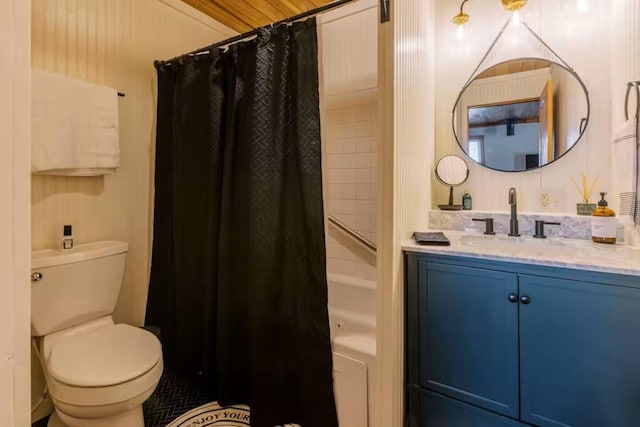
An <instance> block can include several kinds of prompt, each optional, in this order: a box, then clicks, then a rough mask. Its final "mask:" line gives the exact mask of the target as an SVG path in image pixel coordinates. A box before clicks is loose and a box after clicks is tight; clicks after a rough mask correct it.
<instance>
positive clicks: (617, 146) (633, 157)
mask: <svg viewBox="0 0 640 427" xmlns="http://www.w3.org/2000/svg"><path fill="white" fill-rule="evenodd" d="M638 143H639V142H638V122H637V120H636V119H635V117H634V118H631V119H630V120H627V122H626V123H625V124H624V126H623V127H622V128H621V129H620V131H619V132H618V133H617V134H616V136H615V138H614V140H613V156H614V157H613V159H614V169H615V171H614V174H615V176H614V179H615V183H616V188H617V189H618V193H619V196H620V212H619V214H620V217H621V220H622V222H623V223H626V224H635V225H640V199H639V198H638V194H637V191H638V189H639V188H640V176H639V175H638V170H639V169H638V167H639V165H640V148H639V147H638Z"/></svg>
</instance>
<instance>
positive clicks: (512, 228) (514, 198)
mask: <svg viewBox="0 0 640 427" xmlns="http://www.w3.org/2000/svg"><path fill="white" fill-rule="evenodd" d="M509 205H510V206H511V219H510V220H509V236H513V237H519V236H520V233H519V232H518V195H517V194H516V189H515V188H513V187H511V188H510V189H509Z"/></svg>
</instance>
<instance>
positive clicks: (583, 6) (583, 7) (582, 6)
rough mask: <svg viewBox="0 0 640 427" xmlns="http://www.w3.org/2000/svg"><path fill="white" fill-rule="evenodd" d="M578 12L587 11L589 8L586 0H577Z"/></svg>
mask: <svg viewBox="0 0 640 427" xmlns="http://www.w3.org/2000/svg"><path fill="white" fill-rule="evenodd" d="M576 6H577V9H578V12H587V11H588V10H589V2H588V1H587V0H578V4H577V5H576Z"/></svg>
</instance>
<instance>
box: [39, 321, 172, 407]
mask: <svg viewBox="0 0 640 427" xmlns="http://www.w3.org/2000/svg"><path fill="white" fill-rule="evenodd" d="M162 369H163V363H162V348H161V346H160V342H159V341H158V339H157V338H156V337H155V336H154V335H153V334H151V333H150V332H148V331H145V330H142V329H139V328H135V327H132V326H128V325H123V324H119V325H111V326H106V327H102V328H99V329H97V330H94V331H91V332H89V333H87V334H81V335H74V336H71V337H69V338H68V339H65V340H64V341H62V342H60V343H59V344H58V345H56V346H55V347H54V348H53V349H52V350H51V353H50V355H49V358H48V359H47V371H48V385H49V388H50V391H51V396H52V397H53V399H54V401H56V402H59V403H66V404H68V405H77V406H104V405H113V404H118V403H120V402H124V401H127V400H130V399H133V398H135V397H136V396H140V395H142V394H144V393H145V392H146V391H147V390H149V389H153V388H155V386H156V385H157V383H158V381H159V380H160V376H161V375H162Z"/></svg>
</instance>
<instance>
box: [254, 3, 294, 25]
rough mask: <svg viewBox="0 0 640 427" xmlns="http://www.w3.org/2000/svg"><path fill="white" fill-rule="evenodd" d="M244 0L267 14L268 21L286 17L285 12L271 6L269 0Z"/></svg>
mask: <svg viewBox="0 0 640 427" xmlns="http://www.w3.org/2000/svg"><path fill="white" fill-rule="evenodd" d="M244 2H245V3H247V4H248V5H249V6H251V7H253V8H255V9H257V10H259V11H260V12H262V13H263V14H264V15H265V16H268V17H269V19H270V21H269V22H276V21H281V20H283V19H286V18H287V16H286V15H285V14H283V13H282V12H281V11H280V10H278V9H277V8H275V7H274V6H273V4H272V1H271V0H244Z"/></svg>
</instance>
